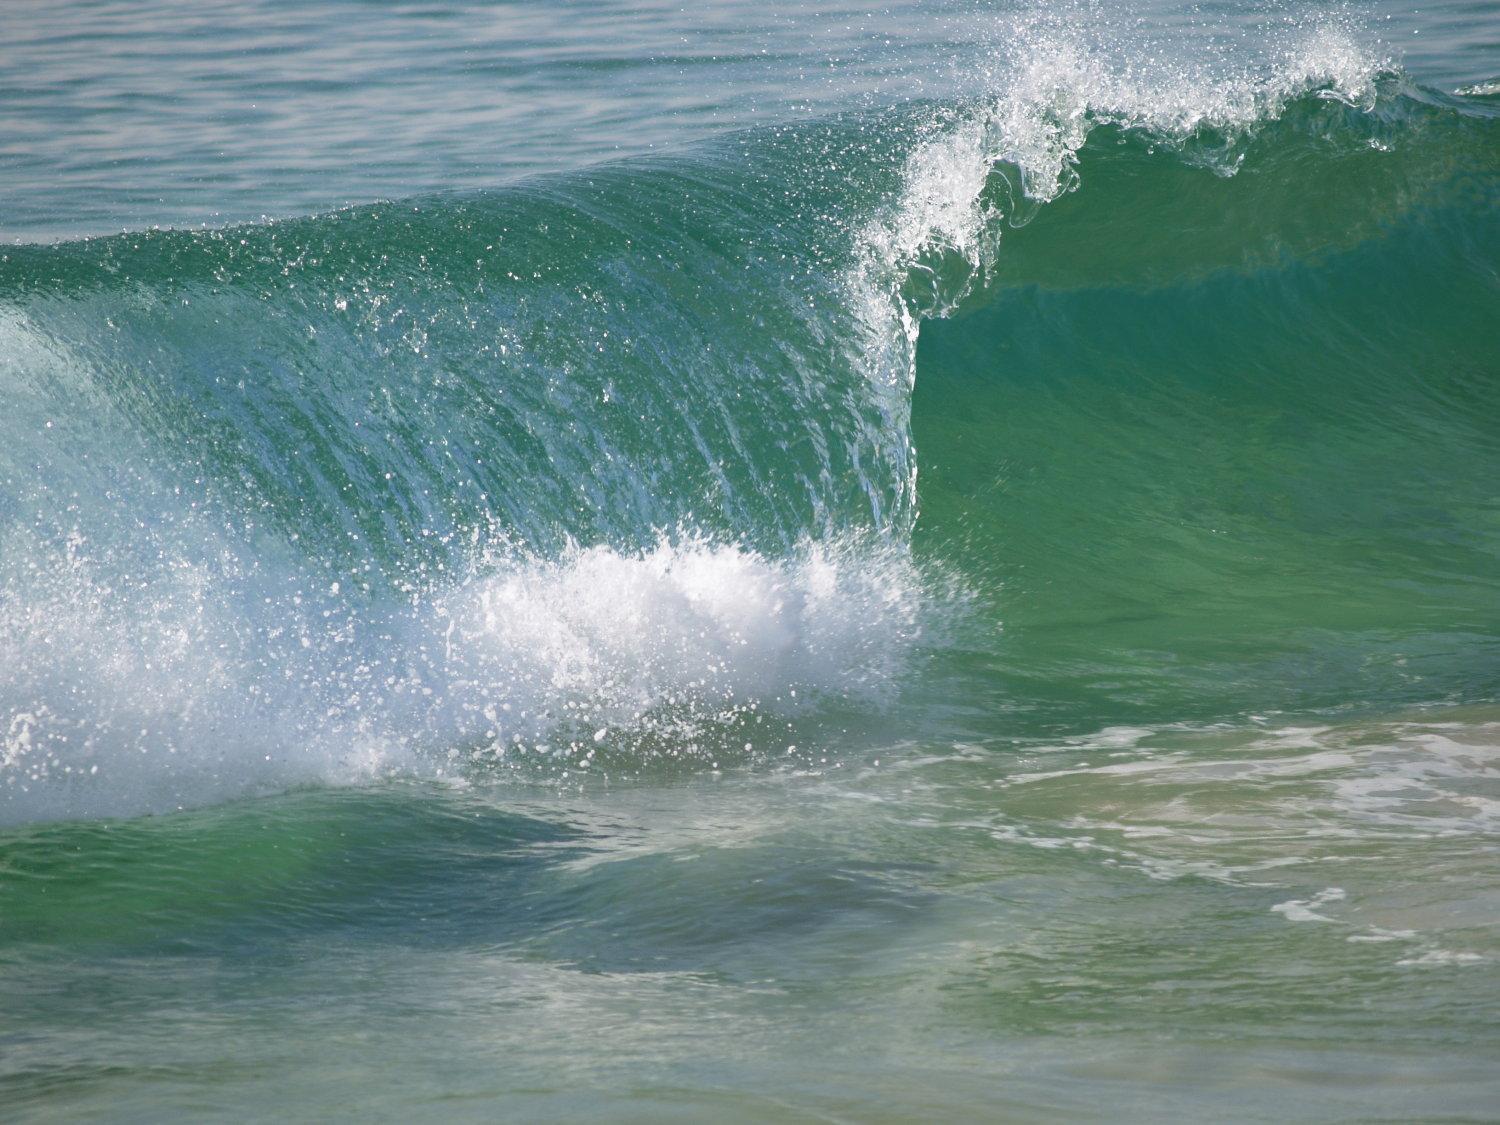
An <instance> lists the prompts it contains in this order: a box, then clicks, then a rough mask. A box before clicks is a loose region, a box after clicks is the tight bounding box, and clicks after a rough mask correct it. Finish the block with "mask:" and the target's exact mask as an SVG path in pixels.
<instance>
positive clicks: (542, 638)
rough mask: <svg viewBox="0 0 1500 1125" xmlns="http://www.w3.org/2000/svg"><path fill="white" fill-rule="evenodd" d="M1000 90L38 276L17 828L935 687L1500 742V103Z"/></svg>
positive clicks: (1316, 71)
mask: <svg viewBox="0 0 1500 1125" xmlns="http://www.w3.org/2000/svg"><path fill="white" fill-rule="evenodd" d="M979 85H980V87H981V89H980V92H979V93H976V94H971V95H966V96H964V97H954V98H947V99H944V100H937V101H927V102H920V103H912V104H908V105H905V106H902V107H900V108H896V109H869V110H866V111H861V112H859V113H849V114H844V115H842V116H835V117H830V118H826V119H823V120H819V121H815V122H811V123H802V124H797V125H782V126H770V127H765V128H759V129H751V130H748V131H743V132H739V133H735V134H732V135H730V136H729V137H727V138H723V139H721V140H719V141H717V142H713V143H706V144H703V145H700V146H699V147H698V148H696V149H694V150H692V151H689V152H679V153H677V154H675V155H671V156H665V157H656V158H647V159H632V160H628V161H623V162H620V163H617V164H612V165H602V166H598V167H595V168H593V169H590V170H588V171H586V172H580V173H576V174H567V175H560V176H555V177H551V178H541V179H537V180H533V181H529V182H526V183H522V184H520V185H516V186H513V187H509V188H504V189H498V190H494V191H490V192H485V193H478V194H467V195H448V196H441V195H440V196H431V197H423V198H419V199H414V200H408V201H404V202H399V203H385V204H378V205H370V206H363V207H355V208H350V209H347V210H343V211H337V212H333V213H328V214H323V215H317V216H313V217H309V218H300V219H293V220H287V221H278V222H271V223H266V224H263V225H256V226H244V227H231V228H227V229H222V230H200V231H171V230H165V231H150V232H141V233H132V234H122V235H118V236H113V237H108V238H101V239H93V240H86V241H82V242H73V243H61V244H57V245H50V246H25V247H15V248H11V249H10V250H8V251H7V252H6V253H5V254H4V256H3V260H0V385H3V387H4V389H5V395H6V403H7V406H8V409H7V411H6V415H5V417H4V418H3V419H0V480H3V481H4V482H5V487H4V491H3V494H0V544H3V555H0V707H3V716H0V717H3V720H4V723H5V726H4V729H3V731H0V733H3V736H4V740H5V741H4V743H3V756H0V800H3V802H4V813H3V815H4V817H5V819H7V820H27V819H34V818H37V817H51V816H74V815H99V814H108V813H130V812H138V811H143V810H153V809H166V808H175V807H179V806H182V805H187V804H198V803H203V802H204V801H211V800H216V799H221V798H224V797H228V796H234V795H238V794H242V793H246V792H255V791H261V790H265V789H276V788H280V787H285V786H286V785H289V784H295V783H298V782H301V781H307V780H339V779H350V778H361V777H369V776H378V775H383V774H387V773H390V772H392V771H395V772H417V773H419V774H441V775H445V776H446V775H451V774H453V773H454V772H462V771H463V770H465V769H468V770H471V771H472V770H473V769H480V768H490V767H492V766H493V765H495V764H496V763H498V762H501V761H513V760H514V759H516V758H517V757H518V756H520V757H526V756H529V757H530V758H531V759H533V760H537V761H545V762H547V763H550V766H549V768H554V769H561V770H567V771H573V772H574V773H577V772H578V771H580V770H583V771H586V770H588V769H590V768H598V767H597V765H596V763H603V762H605V761H611V760H612V761H614V762H615V763H616V765H617V766H618V765H619V764H620V763H635V764H636V765H639V764H640V763H642V762H645V761H648V760H651V759H653V758H662V757H667V758H682V757H688V758H694V759H701V760H702V761H703V762H705V763H710V762H716V761H718V760H719V759H720V758H722V757H723V756H725V755H726V754H728V753H730V752H731V751H733V752H734V753H736V754H744V753H747V752H748V753H751V754H755V753H771V752H775V753H781V752H782V750H783V747H784V746H786V745H788V744H792V743H793V741H794V740H795V739H796V738H797V737H798V735H797V733H796V732H797V730H798V729H799V727H798V724H799V723H803V722H807V721H811V720H809V718H808V716H809V715H810V714H818V713H825V714H827V713H835V712H840V709H843V710H844V711H848V710H850V709H852V710H854V711H861V712H868V711H871V710H875V711H878V710H879V709H880V708H882V707H885V706H887V705H888V704H889V703H890V701H891V700H893V699H894V698H895V697H896V696H897V694H898V693H907V695H908V698H910V697H911V693H913V692H915V693H916V695H917V696H918V697H920V696H921V693H922V690H923V689H922V688H921V686H920V682H919V681H923V677H926V678H927V680H926V681H923V682H935V681H932V677H933V676H934V675H936V677H937V680H938V681H941V682H942V683H944V684H951V682H952V681H950V680H948V679H946V678H945V677H948V676H958V677H960V682H961V683H962V684H963V687H962V689H961V690H962V692H963V693H964V695H965V696H966V698H968V699H970V700H972V701H974V702H975V703H976V704H982V706H976V707H975V708H974V710H975V712H976V713H977V712H979V711H981V710H983V711H985V712H986V713H991V712H993V713H998V714H1001V715H1004V716H1005V717H1006V718H1005V720H1004V721H1006V722H1008V723H1018V724H1024V723H1029V722H1042V723H1046V724H1061V725H1063V726H1089V725H1095V726H1097V725H1100V724H1101V723H1104V722H1107V721H1110V720H1111V717H1114V718H1118V717H1120V715H1121V714H1124V713H1129V714H1130V715H1131V716H1133V717H1141V716H1143V715H1144V716H1147V717H1151V718H1155V719H1161V720H1163V721H1170V720H1176V719H1185V718H1192V719H1204V720H1211V719H1213V718H1215V717H1219V716H1223V715H1227V714H1243V713H1247V712H1249V711H1253V710H1256V709H1271V710H1276V709H1298V708H1320V707H1338V706H1347V705H1351V704H1357V703H1361V702H1366V701H1377V700H1381V699H1384V700H1386V701H1390V700H1392V699H1394V700H1399V701H1401V702H1403V703H1406V702H1412V703H1423V702H1434V701H1448V702H1461V701H1472V700H1473V699H1476V698H1480V697H1483V696H1484V695H1485V693H1486V692H1490V691H1492V690H1493V684H1494V673H1495V670H1496V654H1497V651H1500V649H1497V645H1496V638H1497V636H1500V621H1497V620H1496V615H1495V613H1494V608H1493V607H1494V606H1495V605H1496V604H1500V603H1497V601H1496V600H1495V594H1496V592H1497V591H1496V582H1497V576H1496V573H1495V569H1494V566H1493V559H1494V557H1495V551H1496V548H1497V547H1500V542H1497V536H1500V529H1497V525H1496V523H1495V520H1494V518H1493V514H1494V513H1493V497H1492V495H1491V491H1492V490H1491V489H1490V488H1489V487H1488V482H1490V481H1493V480H1494V479H1496V470H1497V468H1500V428H1497V420H1500V411H1497V410H1496V409H1495V405H1496V404H1495V399H1494V395H1495V375H1496V372H1495V365H1494V356H1495V355H1496V354H1500V351H1497V344H1500V339H1497V336H1500V328H1497V324H1500V318H1497V317H1496V316H1495V315H1494V314H1495V310H1496V308H1497V300H1496V298H1497V279H1496V274H1495V271H1494V262H1495V261H1496V260H1500V253H1497V251H1500V246H1497V243H1496V238H1497V232H1496V229H1495V224H1494V223H1493V221H1492V215H1493V213H1494V208H1495V204H1496V201H1497V198H1500V186H1497V185H1500V180H1497V173H1500V162H1497V160H1496V153H1497V152H1500V146H1497V144H1496V140H1497V133H1496V130H1497V128H1500V126H1497V123H1496V119H1495V118H1496V114H1495V111H1494V106H1493V105H1492V104H1491V99H1487V97H1486V96H1485V95H1483V94H1482V93H1480V94H1474V95H1472V96H1464V97H1456V96H1455V97H1449V96H1443V95H1437V94H1433V93H1430V92H1426V91H1423V90H1421V89H1420V88H1418V87H1416V86H1415V85H1413V84H1412V83H1411V82H1410V81H1409V80H1407V79H1405V78H1404V77H1403V76H1402V75H1401V74H1400V73H1399V71H1395V70H1393V69H1391V68H1390V67H1389V66H1388V65H1387V64H1386V63H1384V62H1383V61H1382V60H1381V59H1380V58H1379V57H1378V56H1376V55H1372V54H1371V53H1369V52H1367V51H1365V50H1363V49H1361V48H1360V47H1358V46H1357V44H1356V42H1355V40H1354V39H1352V38H1350V36H1349V35H1348V34H1347V33H1346V32H1345V31H1342V30H1340V29H1338V28H1336V27H1331V26H1330V27H1314V28H1313V29H1311V30H1306V29H1295V28H1294V29H1292V30H1290V31H1288V32H1287V33H1286V34H1285V35H1284V36H1282V37H1280V38H1277V39H1275V40H1274V42H1271V43H1270V44H1269V45H1268V46H1266V47H1265V48H1264V50H1263V51H1262V53H1261V57H1259V58H1258V59H1257V60H1256V61H1254V62H1253V63H1250V64H1241V65H1240V66H1239V68H1238V69H1232V68H1231V69H1226V68H1225V66H1218V67H1206V66H1202V65H1197V66H1191V67H1188V66H1175V67H1174V66H1172V65H1168V64H1165V63H1163V64H1160V65H1155V66H1140V65H1134V66H1129V67H1122V66H1120V65H1118V62H1117V61H1116V60H1114V59H1112V58H1111V57H1110V55H1109V53H1108V51H1106V50H1103V49H1102V48H1100V47H1099V46H1098V44H1097V43H1093V42H1089V41H1084V40H1080V39H1077V38H1076V37H1071V36H1069V35H1068V34H1065V33H1063V32H1062V31H1060V30H1059V27H1058V26H1056V25H1055V24H1054V23H1049V22H1048V21H1035V22H1033V23H1031V24H1022V25H1020V26H1019V28H1018V29H1015V30H1014V32H1013V34H1012V35H1011V36H1010V38H1009V39H1008V40H1007V45H1006V47H1005V49H1004V50H1002V51H1000V52H999V53H998V55H997V56H996V57H995V58H994V59H993V60H992V65H991V70H990V71H989V72H988V73H986V74H985V75H984V76H983V81H982V82H981V83H979ZM924 325H925V327H924ZM914 410H915V419H914V418H913V411H914ZM914 437H915V445H914ZM917 448H920V449H921V450H922V456H921V458H920V463H921V465H922V480H923V488H922V507H921V516H920V520H919V519H918V513H919V509H918V505H917V490H916V486H917V480H918V464H919V458H918V456H917V453H916V449H917ZM975 591H981V594H980V595H978V596H976V595H975ZM995 591H998V593H997V594H996V593H994V592H995ZM992 595H993V596H992ZM1099 622H1104V624H1103V625H1100V624H1099ZM1000 626H1003V630H1002V629H1000V628H999V627H1000ZM997 638H998V639H997ZM934 656H936V657H938V659H937V663H936V668H937V669H938V671H937V672H936V673H934V672H933V671H932V666H931V660H930V658H932V657H934ZM919 668H925V669H927V670H926V671H924V672H922V673H921V675H918V671H919ZM914 684H916V685H917V686H915V687H914V686H913V685H914ZM933 690H936V689H933ZM942 690H943V691H946V690H948V688H946V687H945V688H943V689H942ZM917 710H921V708H920V707H919V708H917ZM964 721H965V722H971V721H974V722H977V721H979V720H978V719H965V720H964ZM742 746H743V749H741V747H742ZM611 754H613V755H614V757H613V758H612V759H611V757H610V755H611ZM475 763H478V765H475Z"/></svg>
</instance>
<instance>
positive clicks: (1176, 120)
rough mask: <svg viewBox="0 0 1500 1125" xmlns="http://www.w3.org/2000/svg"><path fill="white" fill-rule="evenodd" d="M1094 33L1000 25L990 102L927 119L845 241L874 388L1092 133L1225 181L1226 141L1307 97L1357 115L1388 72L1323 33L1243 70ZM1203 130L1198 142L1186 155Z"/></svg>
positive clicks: (1310, 32) (1036, 24) (1060, 23)
mask: <svg viewBox="0 0 1500 1125" xmlns="http://www.w3.org/2000/svg"><path fill="white" fill-rule="evenodd" d="M1080 24H1085V25H1090V26H1091V30H1090V32H1089V34H1090V35H1091V36H1092V38H1086V37H1085V36H1084V35H1083V34H1080V33H1079V32H1078V31H1077V27H1078V26H1079V25H1080ZM991 34H993V32H991ZM1101 34H1104V35H1107V34H1108V27H1107V26H1106V27H1104V28H1103V29H1102V31H1101V28H1100V26H1099V23H1098V21H1097V20H1088V21H1073V22H1072V23H1069V22H1067V20H1066V18H1065V17H1062V18H1060V17H1056V16H1045V17H1033V18H1029V19H1023V20H1021V21H1020V22H1019V23H1016V24H1013V25H1011V26H1009V27H1008V28H1007V29H1006V30H1005V31H1004V32H1003V33H1001V35H1002V39H1003V41H1004V42H1006V44H1007V46H1006V47H1005V48H1004V49H1003V50H1002V51H1001V52H1000V57H999V58H998V59H997V61H996V65H995V70H994V73H993V75H992V76H991V78H990V82H989V85H990V87H991V92H990V93H989V94H987V95H986V96H984V97H982V98H980V99H977V100H976V101H975V102H974V103H973V104H972V105H970V107H969V108H968V109H967V110H966V111H965V112H963V113H961V114H959V115H958V116H957V118H956V119H947V118H943V119H940V120H938V121H935V122H934V124H933V126H932V128H931V130H930V136H929V137H928V138H927V139H926V140H925V141H923V142H922V143H920V144H918V145H917V146H916V147H915V148H914V149H913V151H912V152H911V154H910V155H909V157H908V158H907V161H906V166H905V170H904V173H903V177H902V187H901V190H900V191H899V193H898V195H897V197H896V199H895V201H894V202H893V204H892V205H891V206H890V207H888V208H886V209H885V210H884V211H883V212H881V213H880V214H877V215H876V216H875V217H874V218H873V219H872V220H871V221H870V222H869V223H868V224H866V225H865V227H864V228H863V229H862V230H861V231H860V232H859V234H858V237H857V239H856V244H855V257H854V262H853V265H852V268H851V270H850V272H849V275H848V279H847V284H848V289H849V291H850V294H851V302H852V304H853V307H854V309H855V312H856V316H857V318H858V320H859V321H860V323H861V325H862V327H863V329H864V334H865V337H866V355H867V356H868V357H869V359H868V370H869V374H870V376H871V379H872V381H873V382H875V383H876V385H877V386H883V387H887V388H894V389H896V390H898V391H899V392H903V393H904V392H906V391H909V389H910V387H911V385H912V383H913V382H914V380H915V377H916V353H915V349H916V340H917V335H918V331H919V327H920V322H921V320H922V319H924V318H926V317H931V316H946V315H948V314H949V313H951V312H952V311H953V310H954V309H955V308H956V307H957V306H958V305H959V303H960V302H961V301H962V300H963V299H964V298H965V297H966V296H967V295H968V294H969V292H970V291H971V289H972V287H973V285H974V284H975V282H976V281H978V280H981V279H982V278H983V277H984V276H985V274H986V273H987V272H988V271H989V269H990V268H991V267H992V265H993V263H994V261H995V258H996V255H997V254H998V252H999V242H1000V236H1001V231H1002V229H1003V225H1004V224H1005V223H1006V222H1010V223H1012V224H1016V225H1019V224H1020V223H1023V222H1025V221H1026V220H1027V219H1028V218H1029V217H1030V215H1031V213H1032V212H1033V211H1034V209H1035V208H1036V207H1037V206H1038V205H1040V204H1044V203H1047V202H1050V201H1051V200H1054V199H1056V198H1057V197H1058V196H1060V195H1062V194H1064V193H1066V192H1068V191H1071V190H1073V189H1074V188H1076V187H1077V186H1078V175H1077V171H1076V165H1077V163H1078V154H1079V151H1080V149H1082V147H1083V145H1084V143H1085V142H1086V141H1087V139H1088V137H1089V134H1090V133H1091V132H1092V131H1093V130H1094V129H1095V128H1096V127H1098V126H1101V125H1115V126H1119V127H1121V128H1125V129H1130V130H1137V131H1140V132H1142V133H1144V134H1146V135H1148V136H1149V137H1151V138H1152V139H1153V140H1154V141H1156V142H1158V143H1161V144H1164V145H1167V146H1171V147H1175V148H1177V149H1178V150H1179V151H1184V152H1185V154H1186V155H1187V157H1188V158H1189V159H1195V160H1199V161H1202V162H1206V163H1209V165H1210V166H1211V167H1213V168H1214V169H1215V170H1216V171H1218V172H1220V173H1221V174H1225V175H1230V174H1233V173H1234V171H1235V170H1236V169H1237V167H1238V160H1239V156H1238V153H1237V152H1236V146H1237V144H1238V142H1239V141H1241V140H1242V139H1244V138H1245V137H1246V136H1248V135H1249V134H1250V133H1252V132H1253V131H1254V129H1255V128H1256V127H1257V126H1259V125H1261V124H1263V123H1265V122H1266V121H1269V120H1271V119H1274V118H1275V117H1277V116H1278V115H1279V114H1280V113H1281V112H1282V111H1283V110H1284V109H1285V107H1286V105H1287V103H1288V102H1290V101H1291V100H1292V99H1294V98H1297V97H1299V96H1303V95H1306V94H1308V93H1312V92H1317V93H1319V95H1320V96H1324V97H1328V98H1332V99H1336V100H1339V101H1342V102H1345V103H1348V104H1351V105H1360V106H1369V105H1370V104H1372V103H1373V100H1374V97H1375V81H1376V78H1377V77H1378V76H1379V74H1380V73H1381V72H1382V70H1383V69H1385V68H1386V67H1387V66H1388V64H1387V63H1386V62H1385V61H1384V60H1383V59H1382V58H1381V57H1380V56H1378V55H1377V54H1375V53H1373V52H1372V51H1370V50H1369V49H1367V48H1365V47H1364V46H1362V45H1361V44H1360V43H1359V42H1358V41H1357V40H1356V38H1355V37H1354V36H1353V35H1352V34H1351V33H1350V32H1349V31H1348V30H1346V29H1345V28H1343V27H1340V26H1337V25H1334V24H1319V25H1316V26H1314V27H1312V28H1311V29H1300V28H1294V29H1292V30H1290V31H1283V32H1280V33H1278V34H1277V35H1275V36H1271V37H1270V39H1269V41H1268V42H1267V43H1266V44H1264V45H1263V49H1262V51H1260V52H1259V61H1258V62H1257V63H1255V64H1253V65H1247V64H1244V63H1243V62H1239V63H1234V64H1232V65H1231V64H1230V63H1228V62H1226V61H1224V60H1225V59H1227V58H1239V57H1240V53H1238V52H1235V53H1231V54H1227V55H1225V56H1223V57H1222V58H1215V59H1211V60H1210V61H1207V62H1205V61H1202V60H1196V59H1195V60H1187V61H1178V62H1174V61H1170V56H1169V55H1165V54H1163V55H1160V56H1158V55H1157V54H1156V53H1154V52H1153V51H1150V50H1147V48H1146V47H1145V46H1144V45H1142V44H1141V43H1139V42H1138V37H1136V36H1128V37H1124V38H1123V42H1125V43H1127V44H1128V45H1127V46H1124V47H1123V48H1122V47H1120V46H1118V45H1116V46H1114V47H1111V46H1110V45H1109V44H1108V43H1106V42H1104V41H1103V40H1101V38H1100V35H1101ZM1122 49H1123V50H1124V51H1127V52H1129V54H1128V55H1124V56H1122V55H1120V53H1119V52H1120V51H1121V50H1122ZM1209 132H1212V133H1213V134H1215V137H1214V143H1212V144H1208V145H1205V146H1201V148H1200V149H1199V150H1197V151H1187V146H1188V144H1189V142H1192V141H1194V140H1199V139H1202V138H1204V136H1205V134H1207V133H1209ZM997 171H998V173H999V174H1000V175H1002V176H1004V177H1005V178H1006V181H1007V183H1008V184H1009V186H1010V188H1011V189H1012V191H1011V192H1010V193H1009V195H1010V198H1009V199H1008V200H1007V201H1006V203H1007V204H1008V206H1009V210H1008V211H1007V210H1006V209H1005V208H1006V204H1002V203H1001V202H999V201H998V200H997V199H996V198H994V193H992V192H990V191H989V188H990V185H991V180H992V177H993V176H994V175H995V174H996V173H997ZM893 323H894V325H895V331H892V325H893Z"/></svg>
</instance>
